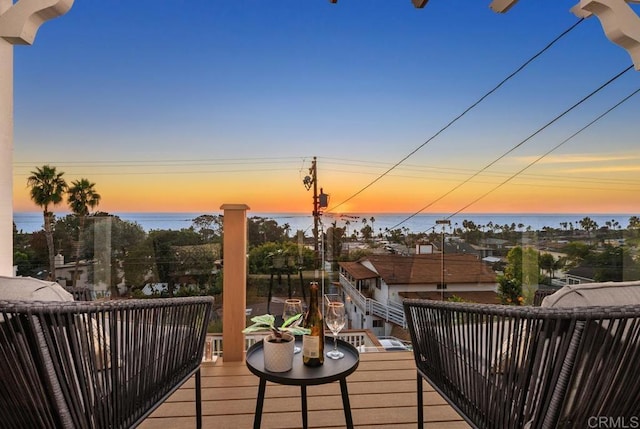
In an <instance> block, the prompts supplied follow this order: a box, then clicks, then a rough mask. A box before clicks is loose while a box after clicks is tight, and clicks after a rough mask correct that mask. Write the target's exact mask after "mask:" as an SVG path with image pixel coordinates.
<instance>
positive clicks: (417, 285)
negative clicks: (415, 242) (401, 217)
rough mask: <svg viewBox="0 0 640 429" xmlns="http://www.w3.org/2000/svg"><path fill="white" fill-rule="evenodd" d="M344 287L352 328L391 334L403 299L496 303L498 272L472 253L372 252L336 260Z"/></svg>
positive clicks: (401, 319) (400, 318)
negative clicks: (406, 254) (360, 257)
mask: <svg viewBox="0 0 640 429" xmlns="http://www.w3.org/2000/svg"><path fill="white" fill-rule="evenodd" d="M339 266H340V287H341V288H342V291H343V294H344V297H345V302H346V303H347V312H348V315H349V321H350V325H349V327H350V328H351V329H370V330H371V331H373V332H374V333H375V334H376V335H378V336H381V335H390V334H391V332H392V330H393V329H394V327H395V326H396V325H398V326H401V327H404V324H405V320H404V312H403V309H402V299H403V298H417V297H422V298H429V299H449V298H451V297H452V296H454V295H455V296H457V297H459V298H462V299H465V300H468V301H473V302H482V303H489V302H490V303H497V302H498V298H497V289H498V283H497V279H496V274H495V273H494V272H493V271H492V270H491V268H490V267H489V266H487V264H485V263H483V262H482V261H481V260H480V259H478V258H477V257H476V256H475V255H466V254H444V255H443V254H422V255H409V256H404V255H394V254H389V255H370V256H367V257H365V258H363V259H361V260H359V261H357V262H340V263H339Z"/></svg>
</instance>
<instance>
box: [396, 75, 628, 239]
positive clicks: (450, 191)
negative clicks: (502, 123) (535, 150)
mask: <svg viewBox="0 0 640 429" xmlns="http://www.w3.org/2000/svg"><path fill="white" fill-rule="evenodd" d="M632 68H633V65H630V66H629V67H627V68H626V69H624V70H623V71H621V72H620V73H618V74H616V75H615V76H614V77H612V78H611V79H609V80H608V81H606V82H605V83H603V84H602V85H600V86H599V87H598V88H596V89H595V90H593V91H592V92H591V93H589V94H588V95H586V96H584V97H582V99H580V101H578V102H577V103H575V104H573V106H571V107H569V108H568V109H566V110H565V111H564V112H562V113H560V114H559V115H557V116H556V117H555V118H553V119H552V120H551V121H549V122H547V123H546V124H545V125H543V126H542V127H540V128H538V129H537V130H536V131H535V132H533V133H532V134H530V135H529V136H528V137H527V138H525V139H524V140H522V141H521V142H520V143H518V144H516V145H515V146H513V147H512V148H511V149H509V150H508V151H506V152H505V153H503V154H502V155H500V156H499V157H498V158H496V159H494V160H493V161H491V162H490V163H489V164H487V165H485V166H484V167H482V168H481V169H480V170H478V171H477V172H476V173H474V174H473V175H471V176H470V177H468V178H467V179H465V180H464V181H462V182H461V183H459V184H457V185H456V186H454V187H453V188H451V189H450V190H448V191H447V192H445V193H444V194H442V195H441V196H440V197H438V198H436V199H435V200H434V201H432V202H430V203H429V204H427V205H426V206H424V207H422V208H421V209H420V210H418V211H417V212H415V213H414V214H412V215H410V216H409V217H407V218H406V219H404V220H403V221H401V222H398V223H397V224H396V225H394V226H393V227H392V228H390V229H394V228H397V227H398V226H400V225H402V224H403V223H405V222H406V221H408V220H409V219H411V218H413V217H415V216H416V215H418V214H420V213H422V212H423V211H424V210H426V209H428V208H429V207H431V206H432V205H433V204H435V203H437V202H438V201H440V200H442V199H443V198H445V197H447V196H449V195H451V194H452V193H453V192H455V191H456V190H458V189H459V188H461V187H462V186H464V185H465V184H467V183H469V182H470V181H471V180H473V179H474V178H475V177H477V176H478V175H480V174H481V173H482V172H484V171H485V170H487V169H489V168H491V167H492V166H493V165H495V164H496V163H498V162H499V161H500V160H501V159H503V158H504V157H506V156H507V155H509V154H510V153H511V152H513V151H514V150H516V149H518V148H519V147H521V146H522V145H524V144H525V143H526V142H528V141H529V140H531V139H532V138H533V137H535V136H536V135H538V134H540V133H541V132H542V131H543V130H545V129H546V128H548V127H549V126H551V125H552V124H553V123H555V122H556V121H558V120H559V119H560V118H562V117H563V116H565V115H566V114H567V113H569V112H571V111H572V110H573V109H575V108H576V107H578V106H579V105H581V104H582V103H584V102H585V101H587V100H588V99H589V98H591V97H593V96H594V95H595V94H597V93H598V92H600V91H601V90H602V89H604V88H606V87H607V86H608V85H609V84H611V83H612V82H614V81H615V80H616V79H618V78H619V77H620V76H622V75H623V74H625V73H626V72H628V71H629V70H631V69H632Z"/></svg>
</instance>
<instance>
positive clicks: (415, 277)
mask: <svg viewBox="0 0 640 429" xmlns="http://www.w3.org/2000/svg"><path fill="white" fill-rule="evenodd" d="M364 260H368V261H369V262H370V263H371V264H372V265H373V266H374V267H375V269H376V271H378V273H380V277H382V279H383V280H384V281H385V283H387V284H388V285H393V284H437V283H440V282H441V280H442V255H441V254H427V255H424V254H423V255H410V256H403V255H369V256H367V257H366V258H363V260H361V261H359V262H357V263H353V262H352V263H341V264H340V265H341V266H343V267H344V269H346V270H347V271H348V272H349V273H350V274H351V275H352V276H353V277H354V278H356V279H358V276H359V275H360V276H361V275H363V274H362V273H364V270H366V271H368V272H371V271H370V270H368V269H367V268H365V267H363V266H362V265H361V263H362V262H363V261H364ZM343 264H349V265H343ZM358 265H360V267H361V268H360V267H358ZM362 269H363V270H362ZM360 278H371V276H370V275H369V276H367V277H360ZM444 280H445V283H495V282H496V274H495V273H494V272H493V271H492V270H491V268H490V267H489V266H488V265H486V264H484V263H482V261H480V260H479V259H478V258H477V257H476V256H474V255H464V254H445V255H444Z"/></svg>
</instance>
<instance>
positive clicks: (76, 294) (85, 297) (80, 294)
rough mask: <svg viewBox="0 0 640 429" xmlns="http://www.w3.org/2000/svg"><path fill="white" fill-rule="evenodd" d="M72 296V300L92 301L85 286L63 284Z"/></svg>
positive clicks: (89, 292)
mask: <svg viewBox="0 0 640 429" xmlns="http://www.w3.org/2000/svg"><path fill="white" fill-rule="evenodd" d="M63 288H64V290H66V291H67V292H69V293H70V294H71V295H72V296H73V300H74V301H93V299H92V297H91V291H90V290H89V288H86V287H74V286H63Z"/></svg>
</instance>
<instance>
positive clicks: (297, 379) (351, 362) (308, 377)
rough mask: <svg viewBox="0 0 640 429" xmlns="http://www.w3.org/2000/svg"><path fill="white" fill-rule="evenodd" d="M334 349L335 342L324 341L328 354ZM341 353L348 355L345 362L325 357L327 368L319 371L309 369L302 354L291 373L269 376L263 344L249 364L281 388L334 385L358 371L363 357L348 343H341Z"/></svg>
mask: <svg viewBox="0 0 640 429" xmlns="http://www.w3.org/2000/svg"><path fill="white" fill-rule="evenodd" d="M296 344H297V345H298V346H299V347H302V341H300V340H298V339H296ZM332 348H333V338H332V337H325V338H324V350H325V353H326V352H327V351H328V350H331V349H332ZM338 350H340V351H341V352H342V353H344V357H343V358H342V359H330V358H328V357H326V356H325V358H324V364H323V365H321V366H319V367H315V368H313V367H308V366H306V365H305V364H303V363H302V353H297V354H295V355H294V356H293V368H291V370H290V371H287V372H269V371H267V370H265V369H264V354H263V349H262V341H259V342H257V343H255V344H254V345H252V346H251V347H249V350H247V358H246V364H247V367H248V368H249V371H251V372H252V373H253V374H255V375H257V376H258V377H261V378H264V379H266V380H267V381H271V382H274V383H279V384H288V385H296V386H312V385H317V384H325V383H331V382H334V381H337V380H340V379H342V378H345V377H347V376H348V375H349V374H351V373H353V372H354V371H355V370H356V368H358V363H360V355H359V353H358V350H357V349H356V348H355V347H354V346H352V345H351V344H349V343H347V342H346V341H342V340H338Z"/></svg>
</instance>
